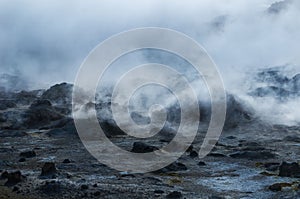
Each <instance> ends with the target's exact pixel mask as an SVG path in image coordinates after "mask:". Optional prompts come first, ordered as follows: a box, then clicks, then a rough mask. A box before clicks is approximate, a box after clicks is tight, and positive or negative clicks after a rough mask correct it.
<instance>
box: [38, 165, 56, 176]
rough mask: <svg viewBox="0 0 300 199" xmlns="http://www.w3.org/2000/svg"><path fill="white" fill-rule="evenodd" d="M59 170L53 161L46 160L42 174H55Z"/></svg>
mask: <svg viewBox="0 0 300 199" xmlns="http://www.w3.org/2000/svg"><path fill="white" fill-rule="evenodd" d="M56 172H57V170H56V167H55V164H54V163H53V162H46V163H45V164H44V166H43V167H42V173H41V176H53V175H54V174H56Z"/></svg>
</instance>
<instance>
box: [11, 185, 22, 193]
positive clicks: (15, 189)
mask: <svg viewBox="0 0 300 199" xmlns="http://www.w3.org/2000/svg"><path fill="white" fill-rule="evenodd" d="M19 190H20V188H19V187H17V186H15V187H14V188H13V190H12V191H13V192H17V191H19Z"/></svg>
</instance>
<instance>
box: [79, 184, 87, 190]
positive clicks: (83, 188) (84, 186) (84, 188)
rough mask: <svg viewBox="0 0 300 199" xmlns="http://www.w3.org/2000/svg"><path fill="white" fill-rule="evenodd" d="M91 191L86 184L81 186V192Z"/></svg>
mask: <svg viewBox="0 0 300 199" xmlns="http://www.w3.org/2000/svg"><path fill="white" fill-rule="evenodd" d="M87 189H89V186H88V185H86V184H83V185H81V190H87Z"/></svg>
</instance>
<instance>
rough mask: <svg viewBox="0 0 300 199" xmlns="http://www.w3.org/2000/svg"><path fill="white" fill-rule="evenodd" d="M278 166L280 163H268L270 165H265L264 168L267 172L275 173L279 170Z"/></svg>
mask: <svg viewBox="0 0 300 199" xmlns="http://www.w3.org/2000/svg"><path fill="white" fill-rule="evenodd" d="M279 165H280V163H273V162H270V163H265V164H264V167H265V168H266V170H267V171H276V170H278V169H279Z"/></svg>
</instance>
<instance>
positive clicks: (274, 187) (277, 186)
mask: <svg viewBox="0 0 300 199" xmlns="http://www.w3.org/2000/svg"><path fill="white" fill-rule="evenodd" d="M291 186H292V185H291V184H290V183H275V184H273V185H271V186H269V189H270V190H271V191H281V190H282V188H283V187H291Z"/></svg>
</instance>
